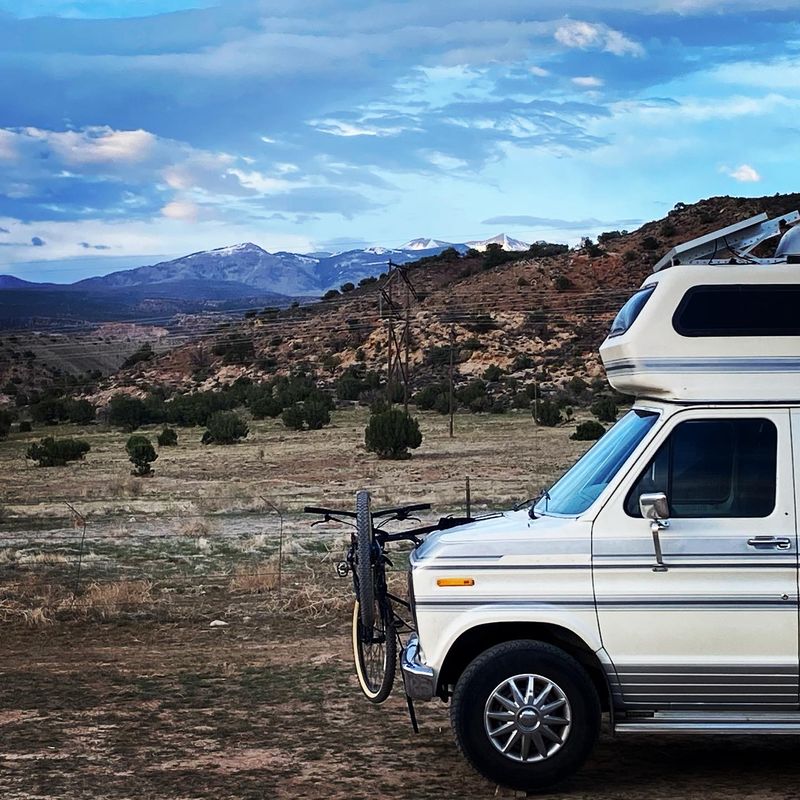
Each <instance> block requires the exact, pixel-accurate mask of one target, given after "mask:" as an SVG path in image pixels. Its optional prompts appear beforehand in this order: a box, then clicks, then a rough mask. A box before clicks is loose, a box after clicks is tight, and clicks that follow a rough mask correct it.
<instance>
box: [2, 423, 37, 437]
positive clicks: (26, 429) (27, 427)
mask: <svg viewBox="0 0 800 800" xmlns="http://www.w3.org/2000/svg"><path fill="white" fill-rule="evenodd" d="M2 427H3V424H2V422H0V434H2ZM32 430H33V425H31V421H30V420H29V419H22V420H20V422H19V432H20V433H30V432H31V431H32ZM0 438H2V437H1V436H0Z"/></svg>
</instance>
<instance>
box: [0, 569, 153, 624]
mask: <svg viewBox="0 0 800 800" xmlns="http://www.w3.org/2000/svg"><path fill="white" fill-rule="evenodd" d="M3 595H4V596H3V597H0V621H2V622H4V623H11V624H22V625H26V626H29V627H37V626H43V625H50V624H52V623H54V622H57V621H63V620H69V619H93V620H101V621H109V620H116V619H124V618H127V617H130V616H131V615H133V614H137V615H140V614H142V613H148V612H152V611H154V610H155V609H156V608H157V607H159V606H160V604H161V601H159V599H158V598H156V597H155V596H154V594H153V584H152V583H150V582H149V581H144V580H118V581H105V582H102V583H99V582H96V583H92V584H90V585H89V587H88V588H87V589H86V591H84V592H81V593H78V594H75V593H74V592H73V591H72V589H70V588H68V587H67V586H66V585H64V584H63V583H59V582H56V581H53V580H49V579H47V578H46V577H45V576H43V575H35V574H29V575H25V576H23V577H22V578H21V579H20V580H19V581H16V582H15V583H12V584H8V585H7V586H6V587H5V589H4V591H3Z"/></svg>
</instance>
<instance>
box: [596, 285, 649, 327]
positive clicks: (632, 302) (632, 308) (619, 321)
mask: <svg viewBox="0 0 800 800" xmlns="http://www.w3.org/2000/svg"><path fill="white" fill-rule="evenodd" d="M655 288H656V284H654V283H653V284H651V285H650V286H645V287H644V288H643V289H639V291H638V292H636V294H634V295H632V296H631V297H629V298H628V300H627V301H626V303H625V305H624V306H622V308H621V309H620V310H619V313H618V314H617V316H616V317H614V321H613V322H612V323H611V330H610V331H609V332H608V335H609V336H621V335H622V334H623V333H625V331H627V330H628V329H629V328H630V327H631V325H633V323H634V322H635V321H636V317H638V316H639V314H641V313H642V309H643V308H644V306H645V303H647V301H648V300H649V299H650V295H651V294H653V292H654V291H655Z"/></svg>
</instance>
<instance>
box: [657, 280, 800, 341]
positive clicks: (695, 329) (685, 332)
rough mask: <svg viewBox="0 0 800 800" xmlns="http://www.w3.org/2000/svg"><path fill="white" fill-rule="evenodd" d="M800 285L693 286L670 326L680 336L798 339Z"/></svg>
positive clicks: (684, 297) (799, 331) (683, 299)
mask: <svg viewBox="0 0 800 800" xmlns="http://www.w3.org/2000/svg"><path fill="white" fill-rule="evenodd" d="M798 303H800V286H797V285H796V284H791V285H786V284H747V285H738V284H736V285H725V286H693V287H692V288H691V289H689V290H688V291H687V292H686V294H685V295H684V296H683V298H682V300H681V302H680V304H679V305H678V307H677V309H675V314H674V315H673V317H672V326H673V327H674V328H675V330H676V331H677V332H678V333H679V334H680V335H681V336H800V315H798V313H797V307H798Z"/></svg>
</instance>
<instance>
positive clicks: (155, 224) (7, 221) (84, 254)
mask: <svg viewBox="0 0 800 800" xmlns="http://www.w3.org/2000/svg"><path fill="white" fill-rule="evenodd" d="M184 210H185V211H188V209H184ZM0 227H1V228H5V229H6V230H8V231H9V234H8V235H6V236H4V237H3V238H4V240H8V244H7V245H6V246H3V247H1V248H0V265H2V266H3V267H4V269H8V268H11V269H13V272H14V274H18V275H20V276H22V277H25V275H26V272H27V270H25V269H20V268H13V267H12V265H14V264H21V263H25V262H28V261H32V260H34V259H36V260H40V259H46V260H60V259H70V258H81V259H87V258H96V259H98V264H102V263H104V259H105V258H107V257H108V256H115V257H118V256H141V257H142V260H141V262H140V263H141V264H147V263H153V262H152V260H150V259H148V254H152V255H153V256H154V257H155V256H157V257H159V258H160V257H163V256H164V255H170V256H180V255H185V254H186V253H194V252H197V251H198V250H210V249H212V248H214V247H224V246H225V245H229V244H235V243H237V242H256V243H257V244H260V245H261V246H262V247H264V248H265V249H266V250H269V251H271V252H275V251H276V250H288V251H290V252H293V253H304V252H307V251H309V250H311V249H312V242H311V240H310V238H309V237H308V236H305V235H298V234H283V233H270V232H269V231H268V230H265V225H264V223H263V222H251V223H246V222H245V223H239V222H231V221H230V220H204V221H203V224H202V225H192V224H187V220H185V219H182V218H179V217H175V216H160V217H156V218H155V219H153V220H146V221H145V220H130V221H125V222H107V221H105V220H98V219H86V220H70V221H47V222H31V223H26V222H20V221H19V220H17V219H13V218H10V217H0ZM34 236H35V237H38V238H39V239H42V240H43V241H45V242H47V247H38V248H34V247H33V246H32V245H31V240H32V238H33V237H34ZM11 242H18V243H19V244H18V245H12V244H11ZM84 242H92V243H102V244H103V245H104V246H105V247H108V248H109V249H108V250H92V251H87V249H86V248H85V247H84V246H83V244H82V243H84ZM43 274H46V279H47V280H56V281H60V280H62V278H61V275H60V271H53V272H52V273H49V274H48V273H47V271H46V268H45V270H44V271H43V270H42V268H41V266H37V267H36V268H35V270H34V271H33V272H31V273H29V276H30V277H31V278H32V279H33V280H40V279H41V276H42V275H43Z"/></svg>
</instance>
